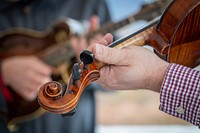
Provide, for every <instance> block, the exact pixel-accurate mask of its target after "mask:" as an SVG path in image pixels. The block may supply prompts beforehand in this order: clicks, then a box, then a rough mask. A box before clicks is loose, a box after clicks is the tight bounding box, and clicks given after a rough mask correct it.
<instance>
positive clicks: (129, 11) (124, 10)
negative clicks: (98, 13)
mask: <svg viewBox="0 0 200 133" xmlns="http://www.w3.org/2000/svg"><path fill="white" fill-rule="evenodd" d="M106 1H107V3H108V6H109V10H110V13H111V16H112V21H114V22H116V21H119V20H121V19H123V18H126V17H128V16H130V15H133V14H134V13H136V12H138V11H139V10H140V8H141V5H142V4H144V3H151V2H153V1H154V0H106Z"/></svg>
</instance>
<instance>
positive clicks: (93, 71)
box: [38, 0, 200, 114]
mask: <svg viewBox="0 0 200 133" xmlns="http://www.w3.org/2000/svg"><path fill="white" fill-rule="evenodd" d="M128 45H136V46H144V45H150V46H152V47H153V48H154V49H155V51H156V53H157V54H158V55H159V56H160V57H162V58H163V59H165V60H166V61H168V62H171V63H178V64H182V65H185V66H189V67H195V66H197V65H199V63H200V1H199V0H173V1H172V2H171V3H170V4H169V6H168V7H167V8H166V10H165V11H164V13H163V14H162V16H161V17H160V18H157V19H155V20H154V21H152V22H150V23H149V24H148V25H147V26H145V27H144V28H141V29H140V30H138V31H137V32H135V33H133V34H131V35H128V36H126V37H124V38H122V39H119V40H117V41H115V42H113V43H111V44H110V45H109V47H113V48H123V47H126V46H128ZM80 58H81V60H82V63H81V64H78V63H76V64H74V66H73V69H72V74H71V76H70V80H69V83H68V87H67V88H62V86H61V85H60V84H59V83H57V82H54V81H53V82H49V83H46V84H44V85H43V86H42V87H41V88H40V90H39V92H38V102H39V104H40V105H41V106H42V107H43V108H44V109H45V110H47V111H50V112H52V113H57V114H66V113H70V111H73V109H74V108H75V106H76V105H77V103H78V102H79V100H80V97H81V95H82V92H83V91H84V89H85V87H86V86H87V85H89V84H90V83H91V82H93V81H95V80H97V79H98V78H99V76H100V75H99V69H100V68H101V67H102V66H104V65H105V64H103V63H101V62H98V61H96V60H95V59H94V55H93V53H92V52H90V51H83V52H82V53H81V54H80Z"/></svg>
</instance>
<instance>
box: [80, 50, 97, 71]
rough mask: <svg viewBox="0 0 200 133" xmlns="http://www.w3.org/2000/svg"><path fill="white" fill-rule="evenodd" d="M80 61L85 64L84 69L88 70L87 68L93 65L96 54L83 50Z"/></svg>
mask: <svg viewBox="0 0 200 133" xmlns="http://www.w3.org/2000/svg"><path fill="white" fill-rule="evenodd" d="M80 60H81V61H82V62H83V64H84V69H87V66H88V65H89V64H92V63H93V62H94V60H95V59H94V54H93V52H91V51H88V50H83V51H82V52H81V54H80Z"/></svg>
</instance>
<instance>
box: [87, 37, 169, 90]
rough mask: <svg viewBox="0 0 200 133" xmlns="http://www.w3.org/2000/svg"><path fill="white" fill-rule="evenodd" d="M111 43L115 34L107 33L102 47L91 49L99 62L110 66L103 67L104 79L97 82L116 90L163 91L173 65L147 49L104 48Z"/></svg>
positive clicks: (97, 46) (101, 43)
mask: <svg viewBox="0 0 200 133" xmlns="http://www.w3.org/2000/svg"><path fill="white" fill-rule="evenodd" d="M111 40H112V35H111V34H107V35H106V36H105V37H104V38H103V39H102V40H101V41H100V42H99V44H93V45H91V46H90V47H89V48H88V49H89V50H92V52H93V53H94V55H95V58H96V60H98V61H100V62H103V63H106V64H108V65H105V66H104V67H102V68H100V78H99V79H98V80H97V81H96V82H97V83H98V84H100V85H102V87H104V88H106V89H112V90H114V89H115V90H117V89H124V90H125V89H149V90H153V91H157V92H159V91H160V87H161V84H162V80H163V78H164V75H165V71H166V69H167V67H168V65H169V63H167V62H165V61H163V60H162V59H160V58H159V57H157V56H156V55H155V54H154V53H153V52H151V51H149V50H148V49H146V48H143V47H139V46H129V47H125V48H123V49H115V48H110V47H106V46H103V45H108V44H109V43H111Z"/></svg>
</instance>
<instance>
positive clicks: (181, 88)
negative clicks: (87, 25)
mask: <svg viewBox="0 0 200 133" xmlns="http://www.w3.org/2000/svg"><path fill="white" fill-rule="evenodd" d="M111 42H112V35H111V34H109V33H108V34H106V35H105V36H104V38H103V39H102V40H101V41H99V42H98V43H96V44H92V45H90V46H89V47H88V50H91V51H92V52H93V53H94V56H95V58H96V60H98V61H100V62H103V63H106V64H107V65H106V66H103V67H102V68H100V78H99V79H98V80H97V81H95V82H96V83H98V84H100V85H101V86H102V87H103V88H105V89H109V90H136V89H146V90H150V91H155V92H158V93H160V106H159V109H160V110H161V111H164V112H166V113H168V114H171V115H173V116H175V117H178V118H180V119H183V120H185V121H188V122H190V123H192V124H194V125H196V126H198V127H200V116H199V114H200V96H199V95H200V93H199V91H200V72H199V71H198V70H196V69H191V68H189V67H186V66H182V65H179V64H174V63H168V62H166V61H164V60H162V59H160V58H159V57H158V56H157V55H156V54H154V53H153V52H151V51H150V50H148V49H146V48H144V47H140V46H128V47H125V48H123V49H116V48H110V47H106V46H107V45H108V44H110V43H111Z"/></svg>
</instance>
